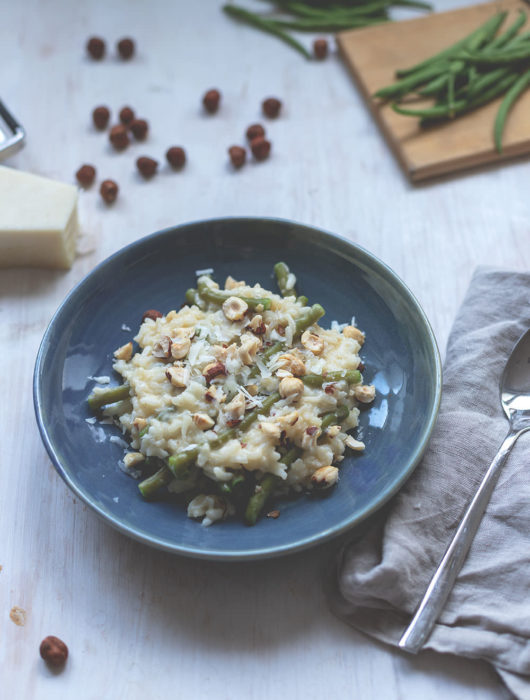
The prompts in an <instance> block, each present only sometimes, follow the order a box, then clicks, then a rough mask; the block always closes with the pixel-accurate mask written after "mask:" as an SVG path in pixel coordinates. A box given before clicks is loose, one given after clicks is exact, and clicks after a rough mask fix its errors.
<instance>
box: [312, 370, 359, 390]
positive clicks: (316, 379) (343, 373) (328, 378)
mask: <svg viewBox="0 0 530 700" xmlns="http://www.w3.org/2000/svg"><path fill="white" fill-rule="evenodd" d="M300 379H301V380H302V381H303V382H304V384H305V385H306V386H309V387H312V388H313V389H318V387H321V386H322V384H325V383H326V382H340V381H342V380H345V381H346V382H347V383H348V384H359V382H360V381H361V379H362V377H361V373H360V372H359V370H358V369H348V370H337V371H334V372H327V374H306V375H304V376H303V377H300Z"/></svg>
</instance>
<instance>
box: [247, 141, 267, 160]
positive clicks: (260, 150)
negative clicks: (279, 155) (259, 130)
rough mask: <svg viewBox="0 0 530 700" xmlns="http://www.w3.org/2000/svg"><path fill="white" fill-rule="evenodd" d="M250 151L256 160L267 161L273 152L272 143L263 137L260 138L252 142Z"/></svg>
mask: <svg viewBox="0 0 530 700" xmlns="http://www.w3.org/2000/svg"><path fill="white" fill-rule="evenodd" d="M250 150H251V151H252V155H253V156H254V158H255V159H256V160H265V159H266V158H268V157H269V153H270V152H271V142H270V141H267V139H264V138H263V136H258V138H257V139H253V140H252V141H251V142H250Z"/></svg>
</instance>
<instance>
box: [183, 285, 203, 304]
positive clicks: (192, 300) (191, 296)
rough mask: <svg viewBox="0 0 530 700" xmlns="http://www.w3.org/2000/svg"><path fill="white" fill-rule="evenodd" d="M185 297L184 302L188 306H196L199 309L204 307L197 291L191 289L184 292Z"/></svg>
mask: <svg viewBox="0 0 530 700" xmlns="http://www.w3.org/2000/svg"><path fill="white" fill-rule="evenodd" d="M185 296H186V302H187V303H188V304H189V306H198V307H199V308H202V307H203V306H204V303H203V301H202V299H201V297H200V294H199V292H198V290H197V289H194V288H193V287H191V288H190V289H188V290H187V291H186V295H185Z"/></svg>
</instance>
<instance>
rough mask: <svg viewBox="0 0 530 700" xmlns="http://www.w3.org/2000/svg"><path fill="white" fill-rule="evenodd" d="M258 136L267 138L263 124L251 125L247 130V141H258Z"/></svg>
mask: <svg viewBox="0 0 530 700" xmlns="http://www.w3.org/2000/svg"><path fill="white" fill-rule="evenodd" d="M258 136H265V129H264V128H263V127H262V126H261V124H251V125H250V126H249V127H248V129H247V139H248V140H249V141H252V140H253V139H257V138H258Z"/></svg>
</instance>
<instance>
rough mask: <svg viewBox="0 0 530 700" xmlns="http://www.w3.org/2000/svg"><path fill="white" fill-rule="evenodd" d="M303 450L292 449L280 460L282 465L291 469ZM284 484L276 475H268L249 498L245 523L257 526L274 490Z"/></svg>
mask: <svg viewBox="0 0 530 700" xmlns="http://www.w3.org/2000/svg"><path fill="white" fill-rule="evenodd" d="M301 453H302V450H301V449H300V448H299V447H293V448H291V449H290V450H289V451H288V452H286V454H285V455H284V456H283V457H282V458H281V459H280V462H281V463H282V464H285V465H286V466H287V467H290V466H291V464H292V463H293V462H294V461H295V460H296V459H298V457H299V456H300V455H301ZM281 482H282V479H281V478H280V477H279V476H276V475H275V474H266V475H265V476H264V477H263V479H262V480H261V481H260V483H259V484H258V486H257V487H256V491H255V493H254V494H252V496H251V497H250V498H249V501H248V504H247V507H246V509H245V522H246V523H247V525H255V524H256V522H257V521H258V518H259V517H260V515H261V513H262V511H263V508H264V507H265V504H266V502H267V501H268V500H269V498H270V497H271V495H272V493H273V491H274V489H275V488H276V486H277V485H279V484H280V483H281Z"/></svg>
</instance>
